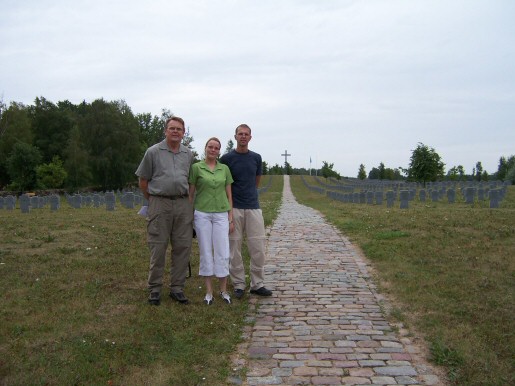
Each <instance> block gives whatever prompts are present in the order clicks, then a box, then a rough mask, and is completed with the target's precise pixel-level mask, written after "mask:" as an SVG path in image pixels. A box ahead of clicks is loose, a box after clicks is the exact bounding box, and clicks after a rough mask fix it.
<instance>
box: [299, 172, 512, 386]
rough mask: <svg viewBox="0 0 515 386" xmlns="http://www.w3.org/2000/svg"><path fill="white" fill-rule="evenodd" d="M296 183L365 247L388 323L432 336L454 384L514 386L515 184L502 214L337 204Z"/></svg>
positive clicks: (481, 209) (479, 206)
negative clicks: (386, 301) (387, 300)
mask: <svg viewBox="0 0 515 386" xmlns="http://www.w3.org/2000/svg"><path fill="white" fill-rule="evenodd" d="M305 178H306V180H307V181H308V183H309V184H310V185H317V182H316V180H315V179H314V178H312V177H305ZM291 181H292V190H293V193H294V195H295V197H296V198H297V200H298V201H299V202H300V203H303V204H305V205H308V206H311V207H313V208H316V209H318V210H320V211H321V212H322V213H323V214H324V215H325V217H326V219H327V220H328V221H329V222H331V223H333V224H334V225H335V226H337V227H338V228H339V229H340V230H341V231H342V233H343V234H345V235H346V236H348V237H349V238H350V240H351V241H352V242H353V243H354V244H355V245H358V246H359V247H360V248H361V249H362V250H363V252H364V254H365V255H366V256H367V258H368V259H369V261H370V262H371V264H372V266H373V267H374V269H375V273H376V280H377V282H378V284H379V285H380V290H381V291H382V292H383V293H386V294H389V295H390V297H391V298H392V300H393V303H394V308H393V310H392V311H391V315H390V317H392V318H397V319H400V320H401V321H402V322H404V323H405V324H406V325H407V326H408V327H411V328H413V329H414V330H416V331H418V333H420V334H422V335H423V336H424V337H425V339H426V340H427V342H428V346H429V347H430V349H431V354H432V360H433V361H434V362H435V363H437V364H440V365H443V366H445V367H446V369H447V371H448V374H449V378H450V380H451V381H452V382H453V383H455V384H457V385H513V384H515V365H514V364H515V337H514V331H515V299H514V293H515V290H514V289H515V186H510V187H509V188H508V194H507V197H506V199H505V200H504V201H503V202H502V204H501V207H500V208H499V209H489V208H488V202H482V203H478V202H476V203H475V204H474V205H467V204H465V203H463V202H459V203H455V204H448V203H447V202H446V201H445V202H438V203H433V202H429V201H428V202H425V203H422V202H419V201H417V200H415V201H414V202H410V207H409V209H407V210H401V209H399V202H398V201H397V202H396V204H395V207H393V208H387V207H386V204H384V205H383V206H377V205H367V204H352V203H342V202H338V201H333V200H330V199H328V198H325V196H323V195H321V194H319V193H315V192H311V191H309V190H308V189H307V188H306V187H305V186H304V184H303V182H302V181H301V179H300V177H299V176H292V180H291ZM318 186H320V185H318ZM320 187H321V186H320Z"/></svg>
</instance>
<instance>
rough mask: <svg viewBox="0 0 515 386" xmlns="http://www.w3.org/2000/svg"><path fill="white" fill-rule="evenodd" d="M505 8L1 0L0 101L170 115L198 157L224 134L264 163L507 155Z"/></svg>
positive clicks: (488, 2) (514, 40)
mask: <svg viewBox="0 0 515 386" xmlns="http://www.w3.org/2000/svg"><path fill="white" fill-rule="evenodd" d="M514 20H515V1H513V0H484V1H480V0H441V1H440V0H424V1H423V0H362V1H344V0H339V1H338V0H259V1H258V0H254V1H236V0H209V1H208V0H204V1H193V0H191V1H185V0H180V1H178V0H159V1H157V0H156V1H151V0H149V1H141V0H139V1H133V0H123V1H109V0H99V1H97V0H91V1H84V0H74V1H68V0H66V1H64V0H63V1H58V0H56V1H48V0H0V97H1V98H3V101H4V102H6V103H9V102H11V101H16V102H22V103H25V104H33V103H34V99H35V98H36V97H38V96H42V97H44V98H46V99H47V100H49V101H51V102H54V103H57V102H58V101H62V100H66V99H67V100H69V101H71V102H72V103H75V104H77V103H80V102H82V101H83V100H85V101H86V102H92V101H93V100H95V99H98V98H104V99H105V100H108V101H112V100H120V99H123V100H125V101H126V103H127V104H128V105H129V106H130V107H131V108H132V110H133V112H134V113H135V114H137V113H152V114H155V115H160V112H161V109H162V108H168V109H170V110H171V111H172V112H173V113H174V114H175V115H178V116H181V117H183V118H184V119H185V121H186V124H187V126H189V128H190V133H191V135H192V136H193V137H194V142H193V146H194V147H195V149H196V150H197V151H199V153H200V152H202V151H203V148H204V144H205V141H206V140H207V139H208V138H209V137H211V136H217V137H219V138H220V140H221V141H222V144H223V147H225V145H226V143H227V141H228V140H229V139H230V138H232V135H233V132H234V129H235V127H236V126H237V125H238V124H240V123H247V124H248V125H249V126H250V127H251V128H252V129H253V131H252V134H253V139H252V141H251V143H250V148H251V149H252V150H254V151H257V152H259V153H261V155H262V156H263V160H264V161H267V162H268V163H269V164H270V165H274V164H276V163H277V164H281V165H282V164H283V163H284V157H282V156H281V154H282V153H284V151H285V150H287V151H288V153H289V154H291V157H289V158H288V161H289V162H290V163H291V164H292V166H293V167H298V168H300V167H305V168H309V167H310V158H311V160H312V163H311V166H312V167H321V165H322V161H327V162H329V163H334V169H335V170H336V171H337V172H339V173H340V174H341V175H343V176H351V177H355V176H357V173H358V169H359V165H360V164H361V163H363V164H364V165H365V167H366V171H367V173H368V172H369V171H370V169H371V168H372V167H377V166H379V164H380V162H383V163H384V164H385V166H386V167H390V168H396V167H399V166H401V167H407V166H408V165H409V159H410V156H411V153H412V150H413V149H415V148H416V146H417V143H419V142H422V143H424V144H425V145H428V146H429V147H432V148H434V149H435V150H436V152H437V153H438V154H440V156H441V157H442V159H443V162H444V163H445V164H446V170H448V169H449V168H451V167H452V166H457V165H463V166H464V168H465V170H466V172H467V173H471V172H472V168H473V167H474V166H475V164H476V162H477V161H481V162H482V165H483V168H484V169H485V170H487V171H488V172H489V173H493V172H495V171H497V165H498V162H499V158H500V157H501V156H510V155H513V154H515V21H514Z"/></svg>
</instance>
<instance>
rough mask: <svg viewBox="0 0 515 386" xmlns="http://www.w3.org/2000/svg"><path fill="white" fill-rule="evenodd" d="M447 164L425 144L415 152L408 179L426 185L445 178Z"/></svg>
mask: <svg viewBox="0 0 515 386" xmlns="http://www.w3.org/2000/svg"><path fill="white" fill-rule="evenodd" d="M444 167H445V164H444V163H443V162H442V160H441V157H440V155H439V154H438V153H437V152H436V151H435V149H433V148H430V147H428V146H426V145H424V144H423V143H420V142H419V143H418V146H417V148H416V149H415V150H413V152H412V154H411V158H410V165H409V167H408V179H409V180H411V181H418V182H422V183H424V186H425V184H426V182H428V181H436V180H438V179H440V178H442V177H443V174H444Z"/></svg>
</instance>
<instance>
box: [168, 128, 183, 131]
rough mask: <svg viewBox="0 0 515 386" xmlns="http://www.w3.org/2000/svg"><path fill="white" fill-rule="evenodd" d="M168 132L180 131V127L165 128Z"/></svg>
mask: <svg viewBox="0 0 515 386" xmlns="http://www.w3.org/2000/svg"><path fill="white" fill-rule="evenodd" d="M167 129H168V130H170V131H182V127H167Z"/></svg>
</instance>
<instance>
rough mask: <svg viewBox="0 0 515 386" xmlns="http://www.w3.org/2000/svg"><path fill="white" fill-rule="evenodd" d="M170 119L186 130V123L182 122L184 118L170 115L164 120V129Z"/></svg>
mask: <svg viewBox="0 0 515 386" xmlns="http://www.w3.org/2000/svg"><path fill="white" fill-rule="evenodd" d="M170 121H176V122H179V123H180V124H181V125H182V129H183V130H186V125H185V124H184V119H182V118H180V117H175V116H174V117H170V118H168V119H167V120H166V121H165V130H166V128H167V127H168V124H169V123H170Z"/></svg>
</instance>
